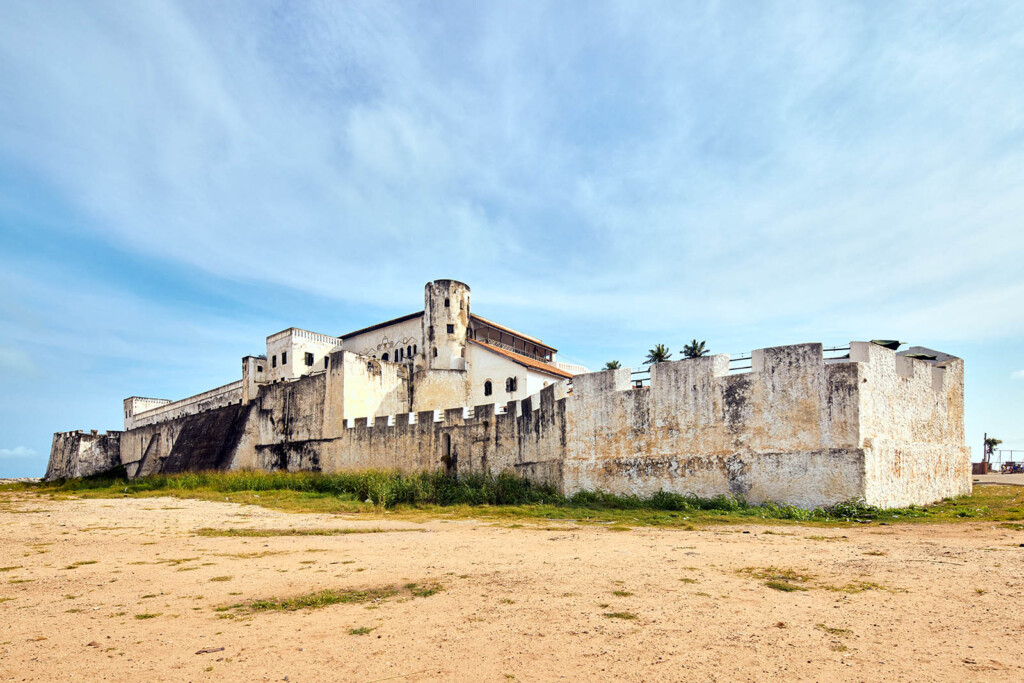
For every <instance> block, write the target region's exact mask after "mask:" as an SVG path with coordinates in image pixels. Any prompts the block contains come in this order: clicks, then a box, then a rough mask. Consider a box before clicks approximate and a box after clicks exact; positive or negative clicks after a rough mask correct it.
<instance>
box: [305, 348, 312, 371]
mask: <svg viewBox="0 0 1024 683" xmlns="http://www.w3.org/2000/svg"><path fill="white" fill-rule="evenodd" d="M306 366H307V367H312V366H313V354H311V353H310V352H309V351H307V352H306Z"/></svg>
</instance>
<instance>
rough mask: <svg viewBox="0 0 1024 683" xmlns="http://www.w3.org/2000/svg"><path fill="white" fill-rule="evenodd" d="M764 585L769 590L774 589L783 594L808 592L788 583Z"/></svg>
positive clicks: (777, 582) (766, 583) (768, 582)
mask: <svg viewBox="0 0 1024 683" xmlns="http://www.w3.org/2000/svg"><path fill="white" fill-rule="evenodd" d="M764 585H766V586H768V587H769V588H774V589H775V590H777V591H782V592H783V593H792V592H794V591H805V590H807V589H806V588H804V587H803V586H796V585H793V584H792V583H787V582H786V581H765V582H764Z"/></svg>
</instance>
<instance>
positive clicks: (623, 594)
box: [612, 591, 633, 598]
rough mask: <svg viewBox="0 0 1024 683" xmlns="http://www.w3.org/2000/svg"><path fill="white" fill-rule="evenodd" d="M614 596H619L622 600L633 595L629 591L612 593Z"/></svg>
mask: <svg viewBox="0 0 1024 683" xmlns="http://www.w3.org/2000/svg"><path fill="white" fill-rule="evenodd" d="M612 595H617V596H619V597H620V598H628V597H629V596H631V595H633V594H632V593H630V592H629V591H612Z"/></svg>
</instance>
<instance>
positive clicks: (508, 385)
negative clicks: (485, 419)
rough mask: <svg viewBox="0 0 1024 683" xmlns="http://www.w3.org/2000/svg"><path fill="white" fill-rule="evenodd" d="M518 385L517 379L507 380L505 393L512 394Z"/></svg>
mask: <svg viewBox="0 0 1024 683" xmlns="http://www.w3.org/2000/svg"><path fill="white" fill-rule="evenodd" d="M516 384H517V382H516V378H515V377H509V378H508V379H506V380H505V391H507V392H508V393H510V394H511V393H512V392H513V391H515V390H516Z"/></svg>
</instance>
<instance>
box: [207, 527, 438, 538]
mask: <svg viewBox="0 0 1024 683" xmlns="http://www.w3.org/2000/svg"><path fill="white" fill-rule="evenodd" d="M398 531H416V532H419V531H423V529H381V528H373V529H210V528H203V529H199V530H198V531H197V532H196V533H197V534H199V535H200V536H242V537H256V538H269V537H271V536H343V535H346V534H384V533H389V532H398Z"/></svg>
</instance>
